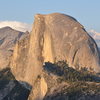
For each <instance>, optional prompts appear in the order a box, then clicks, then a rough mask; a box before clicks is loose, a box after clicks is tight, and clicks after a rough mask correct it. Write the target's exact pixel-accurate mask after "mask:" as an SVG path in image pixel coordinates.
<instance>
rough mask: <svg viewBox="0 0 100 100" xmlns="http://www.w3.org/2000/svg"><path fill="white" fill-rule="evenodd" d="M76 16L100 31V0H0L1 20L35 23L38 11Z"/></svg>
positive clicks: (85, 24) (86, 25)
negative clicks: (34, 17)
mask: <svg viewBox="0 0 100 100" xmlns="http://www.w3.org/2000/svg"><path fill="white" fill-rule="evenodd" d="M53 12H60V13H65V14H68V15H71V16H73V17H75V18H76V19H77V20H78V21H79V22H80V23H81V24H83V25H84V26H85V27H86V28H87V30H90V29H94V30H96V31H98V32H100V0H0V21H5V20H9V21H21V22H26V23H33V20H34V19H33V16H34V15H35V14H37V13H41V14H48V13H53Z"/></svg>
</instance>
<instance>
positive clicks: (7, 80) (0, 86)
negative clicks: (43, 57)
mask: <svg viewBox="0 0 100 100" xmlns="http://www.w3.org/2000/svg"><path fill="white" fill-rule="evenodd" d="M23 84H24V85H23ZM27 87H30V88H27ZM31 88H32V86H31V85H29V84H28V83H26V82H19V81H17V80H16V79H15V77H14V75H13V74H12V73H11V70H10V68H5V69H3V70H2V71H0V100H27V99H28V96H29V93H30V91H31Z"/></svg>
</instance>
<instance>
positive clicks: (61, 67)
mask: <svg viewBox="0 0 100 100" xmlns="http://www.w3.org/2000/svg"><path fill="white" fill-rule="evenodd" d="M43 68H44V70H46V71H47V72H48V73H53V74H54V75H58V76H61V77H62V80H65V81H66V80H68V81H90V82H100V77H99V76H97V75H96V74H94V73H92V72H89V71H88V70H87V69H86V68H81V69H80V70H76V69H74V68H72V67H69V66H68V65H67V64H66V63H65V62H64V61H59V62H57V63H55V64H52V63H50V62H46V63H45V65H44V67H43Z"/></svg>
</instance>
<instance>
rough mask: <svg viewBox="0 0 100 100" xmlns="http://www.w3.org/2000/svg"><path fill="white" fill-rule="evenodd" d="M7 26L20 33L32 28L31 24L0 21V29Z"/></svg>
mask: <svg viewBox="0 0 100 100" xmlns="http://www.w3.org/2000/svg"><path fill="white" fill-rule="evenodd" d="M7 26H8V27H11V28H13V29H15V30H19V31H22V32H25V31H30V30H31V27H32V25H31V24H27V23H23V22H18V21H0V28H3V27H7Z"/></svg>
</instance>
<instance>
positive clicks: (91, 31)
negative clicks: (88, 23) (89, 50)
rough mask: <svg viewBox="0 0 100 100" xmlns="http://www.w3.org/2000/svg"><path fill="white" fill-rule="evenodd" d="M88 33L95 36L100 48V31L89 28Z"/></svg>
mask: <svg viewBox="0 0 100 100" xmlns="http://www.w3.org/2000/svg"><path fill="white" fill-rule="evenodd" d="M88 33H89V34H90V35H91V36H92V37H93V39H94V40H95V41H96V43H97V45H98V47H99V48H100V32H96V31H95V30H93V29H92V30H89V31H88Z"/></svg>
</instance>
